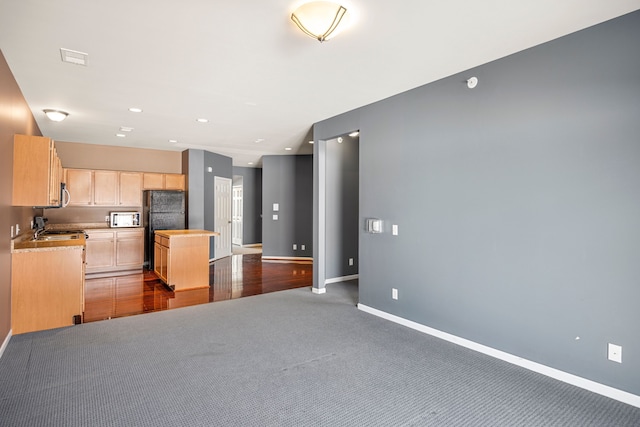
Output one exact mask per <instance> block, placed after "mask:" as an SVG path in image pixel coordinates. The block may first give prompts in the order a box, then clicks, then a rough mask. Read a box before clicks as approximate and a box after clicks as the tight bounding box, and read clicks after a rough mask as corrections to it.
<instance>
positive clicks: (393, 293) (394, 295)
mask: <svg viewBox="0 0 640 427" xmlns="http://www.w3.org/2000/svg"><path fill="white" fill-rule="evenodd" d="M391 298H393V299H398V290H397V289H396V288H391Z"/></svg>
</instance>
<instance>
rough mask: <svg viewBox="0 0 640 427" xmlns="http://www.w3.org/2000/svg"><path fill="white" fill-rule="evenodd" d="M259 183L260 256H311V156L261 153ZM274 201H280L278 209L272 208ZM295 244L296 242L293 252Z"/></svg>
mask: <svg viewBox="0 0 640 427" xmlns="http://www.w3.org/2000/svg"><path fill="white" fill-rule="evenodd" d="M262 184H263V186H262V213H263V222H262V255H263V256H266V257H268V256H272V257H311V254H312V252H313V251H312V245H313V232H312V229H313V156H311V155H301V156H264V157H263V158H262ZM274 203H278V204H279V208H280V210H279V211H278V212H274V211H273V204H274ZM274 213H277V214H278V220H277V221H274V220H273V214H274ZM294 243H295V244H296V245H298V249H297V250H295V251H294V250H293V244H294ZM301 245H305V250H302V249H301Z"/></svg>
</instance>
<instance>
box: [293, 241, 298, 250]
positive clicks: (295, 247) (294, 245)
mask: <svg viewBox="0 0 640 427" xmlns="http://www.w3.org/2000/svg"><path fill="white" fill-rule="evenodd" d="M293 250H294V251H297V250H298V245H296V244H295V243H294V244H293Z"/></svg>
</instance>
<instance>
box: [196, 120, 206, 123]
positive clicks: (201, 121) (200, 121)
mask: <svg viewBox="0 0 640 427" xmlns="http://www.w3.org/2000/svg"><path fill="white" fill-rule="evenodd" d="M196 122H198V123H209V119H196Z"/></svg>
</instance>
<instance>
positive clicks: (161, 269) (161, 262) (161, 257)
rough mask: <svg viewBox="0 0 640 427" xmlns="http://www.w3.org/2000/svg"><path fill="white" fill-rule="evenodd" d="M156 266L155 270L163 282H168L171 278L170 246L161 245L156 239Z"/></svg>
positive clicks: (154, 255)
mask: <svg viewBox="0 0 640 427" xmlns="http://www.w3.org/2000/svg"><path fill="white" fill-rule="evenodd" d="M153 258H154V266H153V271H154V272H155V273H156V275H157V276H158V277H159V278H160V280H162V281H163V282H165V283H167V280H168V278H169V247H168V246H164V245H161V244H160V243H158V242H157V241H156V243H155V244H154V253H153Z"/></svg>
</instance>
